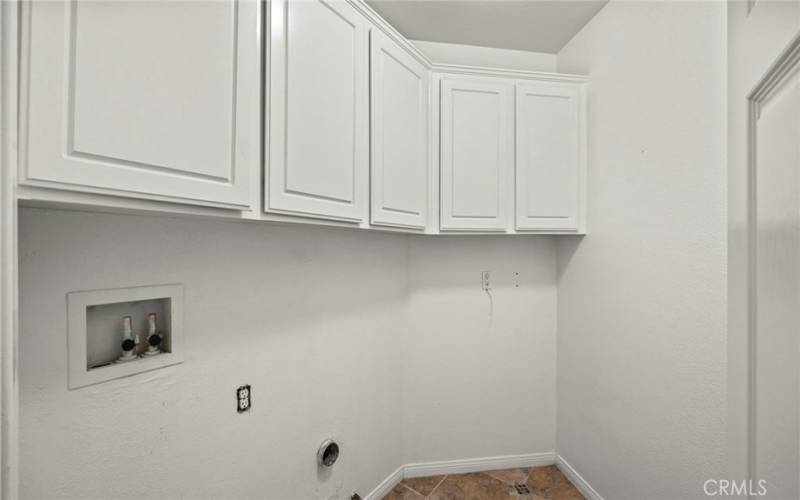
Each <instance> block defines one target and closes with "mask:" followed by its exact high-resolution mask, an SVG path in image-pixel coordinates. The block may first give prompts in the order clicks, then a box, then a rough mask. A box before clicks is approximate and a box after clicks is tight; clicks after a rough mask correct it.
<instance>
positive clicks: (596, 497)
mask: <svg viewBox="0 0 800 500" xmlns="http://www.w3.org/2000/svg"><path fill="white" fill-rule="evenodd" d="M556 466H558V469H559V470H560V471H561V473H562V474H564V475H565V476H567V479H569V480H570V482H572V484H574V485H575V487H576V488H578V491H580V492H581V494H582V495H583V496H585V497H586V500H603V497H601V496H600V493H598V492H597V491H596V490H595V489H594V488H592V485H590V484H589V483H588V482H586V480H585V479H584V478H583V476H581V475H580V474H578V471H576V470H575V469H573V468H572V466H571V465H570V464H569V462H567V461H566V460H564V457H562V456H561V455H558V456H557V457H556Z"/></svg>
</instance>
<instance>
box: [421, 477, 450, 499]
mask: <svg viewBox="0 0 800 500" xmlns="http://www.w3.org/2000/svg"><path fill="white" fill-rule="evenodd" d="M445 479H447V474H444V475H443V476H442V480H441V481H439V482H438V483H436V486H434V487H433V489H432V490H431V492H430V493H428V496H426V497H425V498H429V497H430V496H431V495H433V493H434V492H435V491H436V490H437V489H438V488H439V486H441V485H442V483H443V482H444V480H445Z"/></svg>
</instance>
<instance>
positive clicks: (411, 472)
mask: <svg viewBox="0 0 800 500" xmlns="http://www.w3.org/2000/svg"><path fill="white" fill-rule="evenodd" d="M555 461H556V454H555V452H552V451H550V452H546V453H528V454H525V455H504V456H500V457H483V458H467V459H464V460H444V461H441V462H425V463H418V464H406V465H405V466H404V467H403V477H425V476H439V475H442V474H464V473H466V472H480V471H484V470H495V469H512V468H514V467H541V466H543V465H552V464H554V463H555Z"/></svg>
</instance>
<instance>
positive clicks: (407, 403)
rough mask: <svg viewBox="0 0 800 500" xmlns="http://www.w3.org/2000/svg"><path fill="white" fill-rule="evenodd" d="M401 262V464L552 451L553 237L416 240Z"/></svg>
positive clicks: (553, 407) (554, 318) (553, 379)
mask: <svg viewBox="0 0 800 500" xmlns="http://www.w3.org/2000/svg"><path fill="white" fill-rule="evenodd" d="M408 264H409V271H410V272H409V289H410V296H409V301H408V315H409V318H410V321H409V324H410V325H411V326H412V327H411V329H410V330H409V331H408V332H407V333H406V335H405V342H404V343H403V345H404V347H405V349H406V352H405V355H404V357H403V374H404V377H403V380H404V382H403V406H404V409H405V410H404V417H405V420H404V422H405V425H404V426H403V427H404V430H405V435H404V443H405V449H406V462H412V463H413V462H427V461H431V460H452V459H465V458H479V457H491V456H497V455H510V454H522V453H535V452H551V451H553V450H554V447H555V333H556V290H555V281H556V246H555V241H554V239H551V238H548V237H507V236H505V237H504V236H499V237H477V238H476V237H474V236H440V237H434V238H414V239H413V240H412V243H411V246H410V253H409V259H408ZM483 270H488V271H491V276H492V278H491V281H492V285H491V286H492V290H491V296H489V295H487V293H486V292H484V291H483V290H482V289H481V274H480V273H481V271H483ZM516 273H519V274H516ZM517 285H519V286H517Z"/></svg>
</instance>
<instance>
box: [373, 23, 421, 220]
mask: <svg viewBox="0 0 800 500" xmlns="http://www.w3.org/2000/svg"><path fill="white" fill-rule="evenodd" d="M370 42H371V43H370V45H371V78H372V87H371V99H372V108H371V109H372V120H371V131H370V132H371V139H372V148H371V151H372V161H371V172H372V177H371V194H372V197H371V212H370V217H371V223H372V224H375V225H382V226H395V227H405V228H413V229H424V228H425V225H426V222H427V217H428V213H427V204H428V126H427V124H428V92H429V87H428V73H429V70H428V68H426V67H425V65H423V64H422V63H421V62H420V61H419V60H417V59H416V58H415V57H414V56H412V55H411V54H409V53H408V52H407V51H406V50H405V49H404V48H402V47H401V46H400V45H398V44H397V43H396V42H395V41H393V40H391V39H390V38H389V37H388V36H386V35H385V34H384V33H383V32H381V31H380V30H373V31H372V34H371V40H370Z"/></svg>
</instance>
